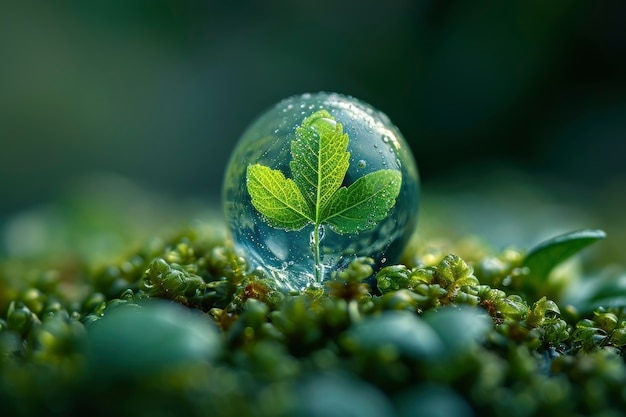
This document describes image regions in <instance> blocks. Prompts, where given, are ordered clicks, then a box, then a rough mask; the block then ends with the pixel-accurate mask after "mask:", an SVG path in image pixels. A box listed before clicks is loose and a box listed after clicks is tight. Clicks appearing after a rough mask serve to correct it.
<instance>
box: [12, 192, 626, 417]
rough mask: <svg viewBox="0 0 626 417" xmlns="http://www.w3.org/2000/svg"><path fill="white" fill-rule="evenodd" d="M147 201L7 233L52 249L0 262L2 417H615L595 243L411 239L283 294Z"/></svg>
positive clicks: (201, 225)
mask: <svg viewBox="0 0 626 417" xmlns="http://www.w3.org/2000/svg"><path fill="white" fill-rule="evenodd" d="M100 192H103V191H102V190H100ZM129 192H130V193H131V194H133V193H134V191H132V190H131V191H129ZM116 193H117V194H116V195H118V197H119V195H120V192H119V190H117V191H116ZM133 195H134V196H135V197H137V195H136V193H135V194H133ZM137 200H142V199H141V198H135V199H134V200H133V201H135V202H136V201H137ZM149 201H150V204H148V205H146V206H145V207H143V206H142V207H143V208H141V207H140V208H141V210H139V209H138V208H137V206H136V205H134V206H133V207H134V209H137V210H135V212H133V210H134V209H133V210H128V209H127V207H125V206H124V203H127V204H128V201H125V199H124V198H119V199H118V202H117V203H115V204H117V205H115V204H114V206H111V204H112V203H111V201H110V200H106V201H105V200H98V201H95V202H94V201H93V199H91V200H89V199H88V201H87V202H85V200H84V199H83V200H80V199H74V200H71V201H70V202H69V204H68V205H69V206H70V207H71V208H70V209H64V210H66V211H65V212H64V213H65V214H64V215H58V213H59V211H58V210H57V211H54V210H52V212H54V213H56V214H51V209H50V208H46V209H43V210H39V211H36V212H33V213H29V214H27V215H22V216H20V217H19V219H15V220H14V221H13V222H12V223H11V224H10V227H9V228H8V229H7V230H9V231H10V232H11V233H9V232H7V235H8V236H9V235H10V236H18V237H19V236H20V231H22V232H24V231H26V230H31V231H32V229H33V228H35V229H36V226H37V225H39V226H38V227H39V229H37V230H40V231H41V230H43V231H44V232H45V233H43V234H44V235H46V233H47V235H46V236H47V238H46V239H43V242H46V243H47V244H48V245H47V246H46V245H44V246H43V247H39V246H37V245H36V244H35V243H33V242H31V241H29V240H28V239H22V240H20V239H18V238H16V240H15V242H16V243H15V248H17V249H15V248H13V252H11V251H8V252H7V254H5V255H4V256H3V258H2V260H1V261H0V415H2V416H3V417H4V416H56V415H58V416H72V415H77V416H100V415H102V416H105V415H106V416H114V415H115V416H118V415H123V416H125V415H145V416H170V415H177V416H381V417H386V416H417V415H419V416H461V417H462V416H507V417H513V416H546V415H548V416H551V417H557V416H567V417H572V416H587V415H593V416H607V417H608V416H621V415H623V411H624V410H626V407H625V406H626V366H625V363H624V353H625V352H626V321H624V320H625V319H624V314H625V313H624V306H626V290H625V287H626V285H625V284H624V282H623V281H624V280H623V279H620V276H623V275H620V274H621V270H619V271H618V272H615V271H613V272H610V271H609V272H607V271H606V268H599V269H598V272H594V273H593V274H592V275H593V276H591V277H590V276H588V275H589V272H588V269H587V267H586V266H587V264H586V263H585V258H581V257H580V256H579V255H580V254H582V255H584V254H585V253H587V252H588V251H589V250H590V249H592V248H595V247H596V246H598V245H601V244H604V243H605V242H606V241H603V242H601V243H598V244H595V242H596V241H599V240H602V239H603V237H604V233H603V232H602V231H599V230H582V231H578V232H573V233H569V234H565V235H560V236H555V237H554V238H552V239H547V240H543V242H542V243H539V242H538V243H537V244H536V245H532V247H528V248H514V247H504V248H495V247H494V246H492V245H489V244H488V243H485V241H484V240H481V239H479V238H475V237H474V236H469V235H468V236H457V237H455V236H454V235H453V234H450V233H448V234H446V233H443V232H442V233H441V234H438V233H437V231H433V230H430V232H429V233H422V234H420V233H419V231H418V234H417V238H416V239H414V241H413V242H412V243H411V244H410V245H409V247H408V248H407V250H406V251H405V253H404V255H403V257H402V259H401V260H400V261H399V262H398V263H397V264H393V265H387V266H385V267H384V268H382V269H377V270H375V269H374V268H373V267H372V265H371V264H370V261H369V260H368V259H367V258H359V259H357V260H356V261H354V262H353V263H352V264H351V265H350V267H349V268H347V269H346V270H344V271H341V272H339V273H336V274H335V275H334V276H333V279H331V280H330V281H328V282H326V285H325V287H324V291H319V290H316V291H308V292H307V291H305V292H304V293H302V294H285V293H282V292H280V291H279V290H278V289H277V288H276V287H275V285H274V284H273V282H272V281H271V280H269V279H268V278H267V277H266V276H265V275H264V274H263V273H261V272H259V271H258V270H254V269H252V268H250V267H249V265H248V263H247V262H246V259H245V254H244V256H243V257H242V256H239V255H237V254H235V253H233V251H232V250H231V249H230V248H229V246H228V243H227V241H226V239H225V234H224V229H225V227H224V225H223V223H222V221H221V216H220V215H219V214H215V213H203V214H202V215H199V216H196V217H195V218H196V219H197V218H199V219H200V220H195V221H188V220H189V218H188V217H186V216H187V215H188V214H189V212H187V211H185V210H182V209H180V208H179V209H178V211H177V210H176V209H174V210H171V211H168V212H167V214H165V212H164V211H163V206H160V205H159V201H160V200H158V199H157V200H155V199H153V198H151V199H150V200H149ZM66 206H67V205H66ZM173 206H174V207H176V205H175V204H174V205H173ZM171 207H172V205H171V204H170V208H171ZM110 212H116V213H117V214H116V215H115V216H112V215H111V214H110ZM155 212H160V213H162V214H163V216H162V217H158V216H156V217H155V214H154V213H155ZM68 213H69V214H68ZM146 213H152V214H150V215H149V216H148V217H150V216H153V217H154V218H151V219H148V220H146V216H147V215H146ZM172 213H177V217H168V216H170V215H171V214H172ZM431 213H435V214H433V215H432V216H431V217H430V218H428V216H427V218H426V219H421V220H420V223H423V222H424V221H425V222H426V223H427V224H431V225H432V224H436V223H437V221H436V217H437V216H438V214H437V213H441V212H438V211H436V210H431ZM439 215H441V214H439ZM64 216H65V217H64ZM157 217H158V218H157ZM168 218H169V219H170V220H169V222H168V220H167V219H168ZM174 218H175V219H176V220H173V219H174ZM94 219H98V220H97V221H96V220H94ZM140 219H141V220H140ZM137 222H143V224H142V225H141V227H140V226H138V225H137ZM150 222H152V223H150ZM429 222H430V223H429ZM155 224H159V225H161V226H163V225H164V224H165V225H167V227H154V225H155ZM180 224H182V225H180ZM189 224H191V225H189ZM447 224H448V225H449V224H450V222H447ZM29 227H30V229H29ZM140 229H141V232H139V230H140ZM86 230H87V231H86ZM112 230H115V231H116V232H115V233H112V232H111V231H112ZM24 233H25V232H24ZM607 240H608V239H607ZM592 243H593V244H594V245H591V244H592ZM587 246H590V247H589V248H588V249H587V248H586V247H587ZM9 247H10V245H9ZM590 263H593V261H590Z"/></svg>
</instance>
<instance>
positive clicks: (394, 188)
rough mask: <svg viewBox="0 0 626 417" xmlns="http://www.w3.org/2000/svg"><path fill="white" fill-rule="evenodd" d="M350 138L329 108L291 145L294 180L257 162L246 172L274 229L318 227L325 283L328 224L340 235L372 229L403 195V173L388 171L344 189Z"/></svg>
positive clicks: (315, 241) (316, 249)
mask: <svg viewBox="0 0 626 417" xmlns="http://www.w3.org/2000/svg"><path fill="white" fill-rule="evenodd" d="M348 141H349V139H348V135H347V134H346V133H343V126H342V125H341V124H340V123H337V122H336V121H335V119H334V118H333V117H332V116H331V115H330V113H328V112H327V111H325V110H320V111H317V112H315V113H313V114H312V115H311V116H309V117H307V118H306V119H304V120H303V121H302V124H301V125H300V126H299V127H298V128H297V129H296V138H295V140H293V141H292V142H291V156H292V158H293V159H292V161H291V163H290V165H289V167H290V169H291V173H292V175H293V179H291V178H286V177H285V175H284V174H283V173H282V172H281V171H279V170H276V169H271V168H269V167H266V166H263V165H260V164H254V165H249V166H248V169H247V172H246V179H247V187H248V193H249V194H250V197H251V198H252V205H253V206H254V207H255V208H256V209H257V211H258V212H259V213H261V215H262V216H263V217H264V219H265V221H266V222H267V223H268V224H269V225H270V226H272V227H274V228H279V229H284V230H287V231H295V230H301V229H302V228H303V227H304V226H306V225H308V224H313V234H312V239H311V240H312V250H313V256H314V263H315V267H314V269H315V279H316V281H317V282H320V281H321V259H320V240H321V233H320V232H321V229H320V227H321V226H322V225H323V224H327V225H328V226H329V227H330V229H331V230H333V231H334V232H336V233H338V234H356V233H358V232H360V231H366V230H370V229H372V228H373V227H374V226H375V225H376V223H378V222H379V221H380V220H382V219H384V218H385V217H386V216H387V213H388V212H389V210H390V209H391V208H392V207H393V206H394V205H395V202H396V197H397V196H398V194H399V193H400V185H401V184H402V175H401V174H400V172H399V171H395V170H390V169H382V170H379V171H375V172H372V173H369V174H367V175H364V176H363V177H361V178H359V179H357V180H356V181H355V182H354V183H353V184H351V185H350V186H348V187H346V186H342V183H343V181H344V178H345V176H346V172H347V171H348V167H349V165H350V164H349V158H350V152H347V151H346V149H347V147H348Z"/></svg>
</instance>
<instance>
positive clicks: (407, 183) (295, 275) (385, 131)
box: [223, 93, 419, 290]
mask: <svg viewBox="0 0 626 417" xmlns="http://www.w3.org/2000/svg"><path fill="white" fill-rule="evenodd" d="M320 108H321V109H324V110H326V111H328V112H329V113H330V114H331V115H332V119H328V120H331V121H333V123H337V124H341V125H342V126H343V131H344V133H347V134H348V139H349V142H348V148H347V152H350V155H351V156H350V157H351V163H350V164H349V166H348V169H347V173H346V177H345V180H344V181H345V184H344V185H345V186H350V185H351V184H352V183H354V181H356V180H358V179H359V178H361V177H363V176H364V175H365V173H367V174H369V173H373V172H376V171H379V170H381V169H396V170H398V171H399V172H400V174H401V176H402V182H401V190H400V197H397V198H395V205H393V208H392V209H390V211H389V212H388V213H387V217H384V216H383V218H380V217H369V216H366V217H365V218H363V222H364V224H362V225H360V228H359V229H360V230H357V231H354V232H353V233H338V232H337V230H334V229H333V226H330V227H329V226H328V225H326V224H322V225H321V226H320V228H319V234H318V235H317V238H318V243H319V253H318V259H320V264H319V265H318V268H317V272H316V267H315V259H316V256H315V255H314V249H315V234H314V229H315V228H314V225H313V224H311V223H308V224H305V225H304V226H302V227H301V228H300V229H298V230H284V229H281V228H277V227H273V226H271V225H270V224H268V222H267V219H266V218H264V217H263V216H262V215H261V214H260V213H259V211H258V210H257V209H256V208H255V207H254V205H253V204H252V201H251V197H250V194H249V191H248V181H247V176H246V171H247V168H248V166H250V165H254V164H260V165H262V166H265V167H268V168H269V169H272V170H279V171H281V173H282V174H283V175H284V176H285V177H286V178H291V179H293V173H292V172H291V170H290V168H289V166H290V163H291V161H292V159H293V157H294V155H293V154H292V150H291V149H292V147H291V145H292V142H293V141H294V140H295V139H296V128H297V127H299V126H300V125H301V124H302V121H303V120H304V119H305V118H306V117H309V116H310V115H311V114H312V113H314V112H315V111H317V109H320ZM333 119H334V120H333ZM389 132H394V136H393V137H391V136H389ZM383 135H387V137H388V141H389V142H393V143H394V144H396V143H398V144H400V146H397V147H396V148H395V149H396V150H397V152H396V153H395V155H393V156H390V155H391V154H390V153H389V151H388V149H389V148H390V147H389V146H381V145H380V143H381V137H382V136H383ZM383 142H384V138H383ZM381 147H382V148H383V149H384V150H385V152H384V154H383V151H382V149H380V148H381ZM381 156H387V157H391V158H392V159H390V161H394V162H395V163H392V164H387V163H386V159H387V158H382V157H381ZM365 168H367V172H366V171H364V169H365ZM415 173H416V167H415V162H414V160H413V157H412V155H411V153H410V150H409V147H408V145H407V144H406V142H405V141H404V139H403V138H402V136H400V135H399V134H397V130H396V128H395V127H394V126H393V125H392V124H391V122H390V121H389V120H388V119H387V118H386V117H385V116H384V115H383V114H382V113H380V112H378V111H374V110H372V107H371V106H369V105H368V104H366V103H363V102H361V101H359V100H357V99H354V98H351V97H346V96H342V95H338V94H334V93H318V94H313V95H303V96H295V97H291V98H288V99H286V100H284V101H282V102H281V103H279V104H277V105H276V106H275V107H274V108H272V109H270V110H269V111H267V112H266V113H264V114H262V115H261V116H260V117H259V118H258V119H257V120H256V121H254V122H253V123H252V124H251V125H250V126H249V127H248V129H247V130H246V131H245V132H244V134H243V135H242V137H241V139H240V140H239V143H238V144H237V146H236V148H235V150H234V152H233V155H232V156H231V159H230V162H229V164H228V167H227V171H226V175H225V180H224V190H223V195H224V211H225V213H226V218H227V221H228V230H229V233H230V235H231V237H232V241H233V244H234V245H235V248H236V249H237V250H238V251H239V252H240V253H241V255H242V256H245V258H246V260H248V262H249V263H250V266H251V267H252V268H261V269H262V270H264V271H265V272H266V273H267V274H268V276H269V277H271V278H273V279H275V280H276V282H277V284H278V285H279V286H281V287H283V288H284V289H285V290H292V289H296V290H304V289H305V288H307V286H309V287H310V286H312V285H314V286H319V285H320V284H321V282H320V281H323V280H326V279H328V278H330V276H331V274H332V273H333V272H334V271H336V270H337V269H341V268H344V267H346V266H347V264H348V263H349V262H350V260H352V259H354V258H355V257H356V256H370V257H372V258H374V260H375V263H376V265H377V266H378V267H379V268H380V267H381V265H382V264H383V263H388V262H395V261H397V260H398V259H399V256H400V254H401V253H402V251H403V249H404V246H405V244H406V243H407V241H408V239H409V237H410V235H411V234H412V232H413V231H414V230H415V223H416V218H417V207H418V203H419V198H418V184H419V179H418V177H417V175H416V174H415ZM394 182H395V181H394ZM384 194H385V196H384V197H382V201H387V202H390V201H391V202H394V199H392V198H390V195H389V192H388V191H385V193H384ZM379 204H380V202H379ZM374 208H375V207H373V206H371V205H370V207H368V212H371V210H373V209H374ZM363 229H365V230H363ZM383 254H384V255H383ZM316 274H318V275H319V278H320V281H317V280H316Z"/></svg>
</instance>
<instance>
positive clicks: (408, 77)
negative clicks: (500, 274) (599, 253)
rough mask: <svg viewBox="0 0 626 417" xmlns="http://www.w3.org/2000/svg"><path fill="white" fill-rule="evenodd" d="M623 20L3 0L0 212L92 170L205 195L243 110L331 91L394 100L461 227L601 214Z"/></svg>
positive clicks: (429, 7) (546, 10)
mask: <svg viewBox="0 0 626 417" xmlns="http://www.w3.org/2000/svg"><path fill="white" fill-rule="evenodd" d="M625 21H626V2H623V1H617V0H616V1H582V0H554V1H549V2H546V1H539V0H534V1H528V0H525V1H522V0H519V1H479V2H469V1H467V2H466V1H457V0H445V1H435V0H430V1H414V0H387V1H384V2H383V1H367V0H362V1H336V0H333V1H331V0H320V1H316V2H299V1H290V0H282V1H272V2H260V1H257V2H254V1H242V0H231V1H228V2H212V1H199V0H176V1H175V0H93V1H89V2H85V1H82V0H59V1H55V2H46V1H20V2H4V3H3V5H2V6H0V141H1V145H2V146H1V151H0V189H1V190H2V200H1V202H0V221H1V220H2V219H3V218H6V217H7V216H10V215H13V214H14V213H18V212H20V211H21V210H23V209H25V208H29V207H33V206H36V205H39V204H42V203H46V202H49V201H55V200H57V199H59V196H62V195H64V194H65V193H66V192H67V190H68V189H71V188H72V187H74V186H75V184H77V182H79V183H80V184H81V187H82V188H81V189H82V190H87V191H89V192H91V193H94V194H97V193H98V192H101V191H102V188H101V187H103V186H102V182H101V181H100V180H93V182H90V181H92V179H93V178H100V179H101V178H102V177H101V176H100V177H94V176H92V174H93V173H94V172H95V173H107V175H114V176H119V177H121V178H127V179H129V180H130V181H132V182H133V183H135V184H138V185H139V186H140V187H141V188H145V189H149V190H155V191H156V192H158V193H162V194H164V195H167V196H173V197H176V198H188V197H193V196H199V197H200V198H201V199H202V198H204V199H206V201H208V202H211V201H212V202H217V201H219V192H220V188H221V181H222V173H223V171H224V167H225V164H226V161H227V159H228V156H229V154H230V152H231V150H232V149H233V147H234V145H235V143H236V141H237V139H238V137H239V136H240V134H241V133H242V132H243V130H244V129H245V128H246V126H247V125H248V124H249V123H250V122H251V121H252V120H253V119H254V118H255V117H256V116H257V115H258V114H260V113H261V112H262V111H264V110H265V109H266V108H268V107H269V106H271V105H273V104H274V103H275V102H277V101H278V100H280V99H282V98H284V97H286V96H289V95H292V94H300V93H303V92H316V91H320V90H324V91H336V92H341V93H344V94H349V95H353V96H355V97H358V98H360V99H362V100H365V101H366V102H369V103H370V104H372V105H374V106H375V107H377V108H379V109H381V110H383V111H384V112H385V113H387V114H388V115H389V117H390V118H391V119H392V121H393V122H394V123H395V124H396V125H397V126H398V127H399V128H400V130H401V131H402V132H403V133H404V135H405V136H406V138H407V140H408V141H409V143H410V144H411V147H412V149H413V152H414V155H415V157H416V159H417V162H418V165H419V168H420V173H421V176H422V181H423V183H424V185H425V189H426V192H427V193H428V190H429V189H430V188H432V189H433V190H434V191H433V193H432V195H433V200H432V201H440V202H441V205H442V206H443V207H445V205H446V196H451V195H453V194H454V195H464V199H463V200H462V204H461V203H458V201H460V200H455V204H456V205H457V206H458V205H459V204H461V205H462V206H463V207H464V208H465V210H458V211H457V212H455V214H454V215H455V216H458V217H459V218H463V216H465V217H464V218H465V220H466V223H467V224H473V223H476V217H475V216H482V217H483V218H486V219H488V220H489V221H491V222H495V221H497V220H498V219H499V218H500V217H501V216H502V213H503V212H504V213H508V214H512V216H513V217H512V218H515V215H516V213H521V212H523V213H524V214H525V215H526V216H531V218H534V219H540V220H541V219H543V220H544V222H543V223H542V222H539V224H540V225H541V224H549V225H551V226H554V225H555V223H553V222H552V220H553V219H559V221H564V219H565V220H572V219H573V220H572V221H570V222H569V223H568V224H567V227H571V226H578V227H605V228H607V226H611V225H615V224H617V223H619V222H620V221H622V220H621V219H622V217H623V216H622V212H623V208H624V202H625V201H626V197H624V195H623V192H622V190H623V189H624V184H626V163H625V162H626V157H625V156H624V152H625V151H626V24H624V22H625ZM527 184H531V185H530V187H531V188H532V187H534V188H532V190H533V191H532V192H529V191H528V187H527ZM494 190H495V191H494ZM537 190H540V191H537ZM505 191H506V192H508V193H509V194H510V195H511V196H512V197H511V198H508V199H506V202H504V200H502V199H503V198H504V197H503V193H504V192H505ZM131 194H132V192H131ZM122 195H124V194H123V193H122ZM537 195H540V197H539V198H537ZM437 196H438V197H437ZM437 198H439V200H437ZM537 199H539V200H541V201H542V202H543V203H546V204H543V205H542V206H541V211H533V210H530V211H529V210H528V209H527V207H533V206H532V203H533V202H535V200H537ZM498 202H500V203H501V204H500V203H498ZM511 202H512V203H511ZM522 203H523V204H522ZM498 204H500V205H498ZM564 206H570V207H576V209H575V210H574V214H572V215H570V214H568V213H569V212H568V213H565V212H563V211H562V210H561V209H562V207H564ZM119 207H120V208H122V209H123V207H124V204H120V205H119ZM534 207H538V206H534ZM144 209H146V207H144ZM148 210H149V209H148ZM590 213H591V214H590ZM596 213H597V214H596ZM499 216H500V217H499ZM568 216H569V217H568ZM590 218H591V219H592V220H589V219H590ZM622 222H623V221H622ZM557 223H558V222H557ZM558 224H559V225H560V224H561V223H558ZM499 225H500V226H499V228H494V230H495V231H494V233H493V234H492V236H493V237H494V239H495V240H498V237H499V240H500V241H501V242H506V241H511V240H515V239H514V238H513V236H515V233H517V234H518V235H519V234H521V233H523V231H524V226H523V225H519V224H517V223H515V222H511V217H510V216H508V217H507V216H505V218H503V219H502V221H501V223H499ZM563 227H565V226H563ZM503 228H504V229H503ZM507 228H508V229H507ZM515 228H517V229H515ZM552 228H554V227H552ZM556 228H557V229H558V227H556ZM615 228H616V231H617V232H618V233H617V234H618V235H621V234H622V232H626V227H623V226H621V229H620V226H615ZM513 229H514V230H513ZM609 229H610V228H609ZM470 230H471V228H470ZM507 230H508V231H507ZM607 231H608V232H609V236H610V235H611V230H607ZM551 232H553V230H552V229H550V230H546V231H545V233H546V234H550V233H551ZM536 237H537V236H535V235H533V236H532V238H533V239H535V238H536ZM5 240H6V239H5ZM521 241H523V239H521Z"/></svg>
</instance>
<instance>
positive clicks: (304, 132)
mask: <svg viewBox="0 0 626 417" xmlns="http://www.w3.org/2000/svg"><path fill="white" fill-rule="evenodd" d="M347 147H348V135H347V134H344V133H343V127H342V126H341V124H340V123H337V122H335V120H334V119H333V117H332V116H331V115H330V113H328V112H327V111H326V110H320V111H317V112H315V113H313V114H312V115H311V116H309V117H307V118H306V119H304V121H303V122H302V125H301V126H300V127H298V128H297V129H296V139H295V140H294V141H292V142H291V155H292V157H293V160H292V161H291V164H290V167H291V172H292V174H293V179H294V181H295V183H296V184H297V185H298V188H299V189H300V191H301V192H302V194H303V195H304V198H305V199H306V200H307V201H308V202H309V204H310V205H311V207H314V208H315V216H314V221H315V222H316V223H318V224H319V223H321V222H322V219H321V218H320V215H321V213H322V212H323V210H324V208H325V207H326V205H327V204H328V202H329V201H330V200H331V198H332V196H333V194H335V192H336V191H337V189H338V188H339V187H340V186H341V183H342V182H343V179H344V177H345V175H346V172H347V171H348V166H349V164H350V163H349V161H348V159H349V158H350V153H349V152H346V149H347Z"/></svg>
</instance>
